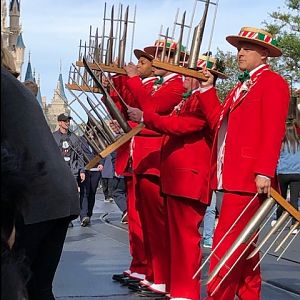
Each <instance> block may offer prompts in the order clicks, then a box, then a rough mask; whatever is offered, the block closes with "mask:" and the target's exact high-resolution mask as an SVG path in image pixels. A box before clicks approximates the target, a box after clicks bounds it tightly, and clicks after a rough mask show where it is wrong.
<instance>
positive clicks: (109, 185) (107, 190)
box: [102, 177, 114, 199]
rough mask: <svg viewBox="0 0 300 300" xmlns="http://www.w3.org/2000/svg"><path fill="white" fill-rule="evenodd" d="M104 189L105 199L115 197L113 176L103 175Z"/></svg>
mask: <svg viewBox="0 0 300 300" xmlns="http://www.w3.org/2000/svg"><path fill="white" fill-rule="evenodd" d="M102 190H103V194H104V197H105V199H109V198H113V191H114V180H113V178H103V177H102Z"/></svg>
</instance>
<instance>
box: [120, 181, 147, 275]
mask: <svg viewBox="0 0 300 300" xmlns="http://www.w3.org/2000/svg"><path fill="white" fill-rule="evenodd" d="M125 181H126V188H127V218H128V235H129V247H130V254H131V256H132V260H131V264H130V267H129V269H130V271H131V272H137V273H140V274H146V272H147V259H146V253H145V248H144V238H143V232H142V225H141V221H140V216H139V214H138V212H137V209H136V207H135V190H134V185H135V182H134V181H135V180H134V177H133V176H126V177H125Z"/></svg>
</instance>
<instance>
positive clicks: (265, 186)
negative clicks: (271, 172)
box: [255, 175, 271, 197]
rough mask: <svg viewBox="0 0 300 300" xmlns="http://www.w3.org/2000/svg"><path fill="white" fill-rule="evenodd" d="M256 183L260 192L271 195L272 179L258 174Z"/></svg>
mask: <svg viewBox="0 0 300 300" xmlns="http://www.w3.org/2000/svg"><path fill="white" fill-rule="evenodd" d="M255 183H256V188H257V193H258V194H267V195H268V197H270V194H271V179H270V178H268V177H266V176H262V175H256V177H255Z"/></svg>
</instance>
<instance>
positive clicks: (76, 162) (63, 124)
mask: <svg viewBox="0 0 300 300" xmlns="http://www.w3.org/2000/svg"><path fill="white" fill-rule="evenodd" d="M71 119H72V117H70V116H69V115H67V114H65V113H62V114H60V115H59V116H58V117H57V121H58V126H59V128H58V130H56V131H54V132H53V137H54V140H55V142H56V144H57V146H58V148H59V150H60V152H61V155H62V157H63V159H64V161H65V162H66V164H67V165H68V166H69V168H70V170H71V172H72V174H73V176H74V178H75V180H76V182H77V184H78V191H80V188H79V184H80V183H81V182H83V181H84V180H85V170H84V158H83V154H82V149H81V142H80V139H79V137H78V136H77V135H76V134H75V133H73V132H71V131H70V121H71ZM69 227H73V223H72V222H70V224H69Z"/></svg>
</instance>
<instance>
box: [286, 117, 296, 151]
mask: <svg viewBox="0 0 300 300" xmlns="http://www.w3.org/2000/svg"><path fill="white" fill-rule="evenodd" d="M283 147H284V148H286V149H287V150H288V152H291V153H295V152H296V151H298V149H299V148H300V141H299V137H298V134H297V130H296V126H295V122H294V120H288V121H287V122H286V125H285V136H284V139H283Z"/></svg>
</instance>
